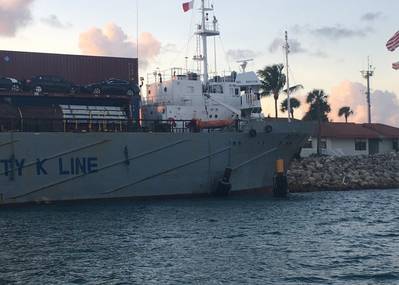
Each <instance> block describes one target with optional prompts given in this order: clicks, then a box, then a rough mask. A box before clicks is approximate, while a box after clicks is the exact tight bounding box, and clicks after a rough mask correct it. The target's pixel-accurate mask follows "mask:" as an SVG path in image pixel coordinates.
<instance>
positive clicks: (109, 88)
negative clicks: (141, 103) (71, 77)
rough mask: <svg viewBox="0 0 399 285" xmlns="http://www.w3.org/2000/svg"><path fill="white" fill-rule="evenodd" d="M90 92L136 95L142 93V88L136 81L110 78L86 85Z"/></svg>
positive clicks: (87, 90)
mask: <svg viewBox="0 0 399 285" xmlns="http://www.w3.org/2000/svg"><path fill="white" fill-rule="evenodd" d="M85 90H86V92H88V93H91V94H94V95H96V96H99V95H128V96H134V95H138V94H139V93H140V89H139V87H138V86H137V84H135V83H134V82H131V81H127V80H120V79H109V80H106V81H102V82H99V83H93V84H89V85H87V86H85Z"/></svg>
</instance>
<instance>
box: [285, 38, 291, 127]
mask: <svg viewBox="0 0 399 285" xmlns="http://www.w3.org/2000/svg"><path fill="white" fill-rule="evenodd" d="M284 49H285V66H286V72H287V111H288V122H291V98H290V97H291V94H290V93H291V92H290V77H289V67H290V66H289V64H288V54H289V53H290V45H289V43H288V32H287V31H285V46H284Z"/></svg>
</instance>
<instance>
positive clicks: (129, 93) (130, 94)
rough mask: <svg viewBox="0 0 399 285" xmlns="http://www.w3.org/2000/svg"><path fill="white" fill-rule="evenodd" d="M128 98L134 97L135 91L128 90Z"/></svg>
mask: <svg viewBox="0 0 399 285" xmlns="http://www.w3.org/2000/svg"><path fill="white" fill-rule="evenodd" d="M126 95H127V96H134V91H133V90H132V89H129V90H127V92H126Z"/></svg>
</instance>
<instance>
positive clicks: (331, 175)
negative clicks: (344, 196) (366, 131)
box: [288, 153, 399, 193]
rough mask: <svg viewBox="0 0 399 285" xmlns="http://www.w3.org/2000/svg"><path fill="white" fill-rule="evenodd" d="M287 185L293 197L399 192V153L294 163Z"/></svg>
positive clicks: (305, 160)
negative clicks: (314, 192)
mask: <svg viewBox="0 0 399 285" xmlns="http://www.w3.org/2000/svg"><path fill="white" fill-rule="evenodd" d="M288 183H289V189H290V191H291V192H293V193H295V192H312V191H345V190H363V189H394V188H399V153H390V154H380V155H373V156H350V157H349V156H347V157H310V158H305V159H301V160H296V161H294V162H293V163H292V164H291V166H290V169H289V171H288Z"/></svg>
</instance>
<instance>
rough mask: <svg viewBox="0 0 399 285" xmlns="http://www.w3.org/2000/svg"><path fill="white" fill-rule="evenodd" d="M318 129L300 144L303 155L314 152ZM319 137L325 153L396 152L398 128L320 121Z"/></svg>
mask: <svg viewBox="0 0 399 285" xmlns="http://www.w3.org/2000/svg"><path fill="white" fill-rule="evenodd" d="M317 129H318V128H317ZM317 129H316V131H315V133H314V134H313V135H312V137H311V138H310V139H309V141H308V142H307V143H306V145H305V146H304V147H303V149H302V152H301V156H302V157H307V156H310V155H312V154H316V153H317V137H318V133H317V132H318V130H317ZM320 136H321V140H320V145H321V151H322V153H323V154H325V155H335V156H351V155H373V154H379V153H389V152H394V151H396V152H397V151H399V146H398V140H399V128H395V127H392V126H388V125H383V124H354V123H322V124H321V129H320Z"/></svg>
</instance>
